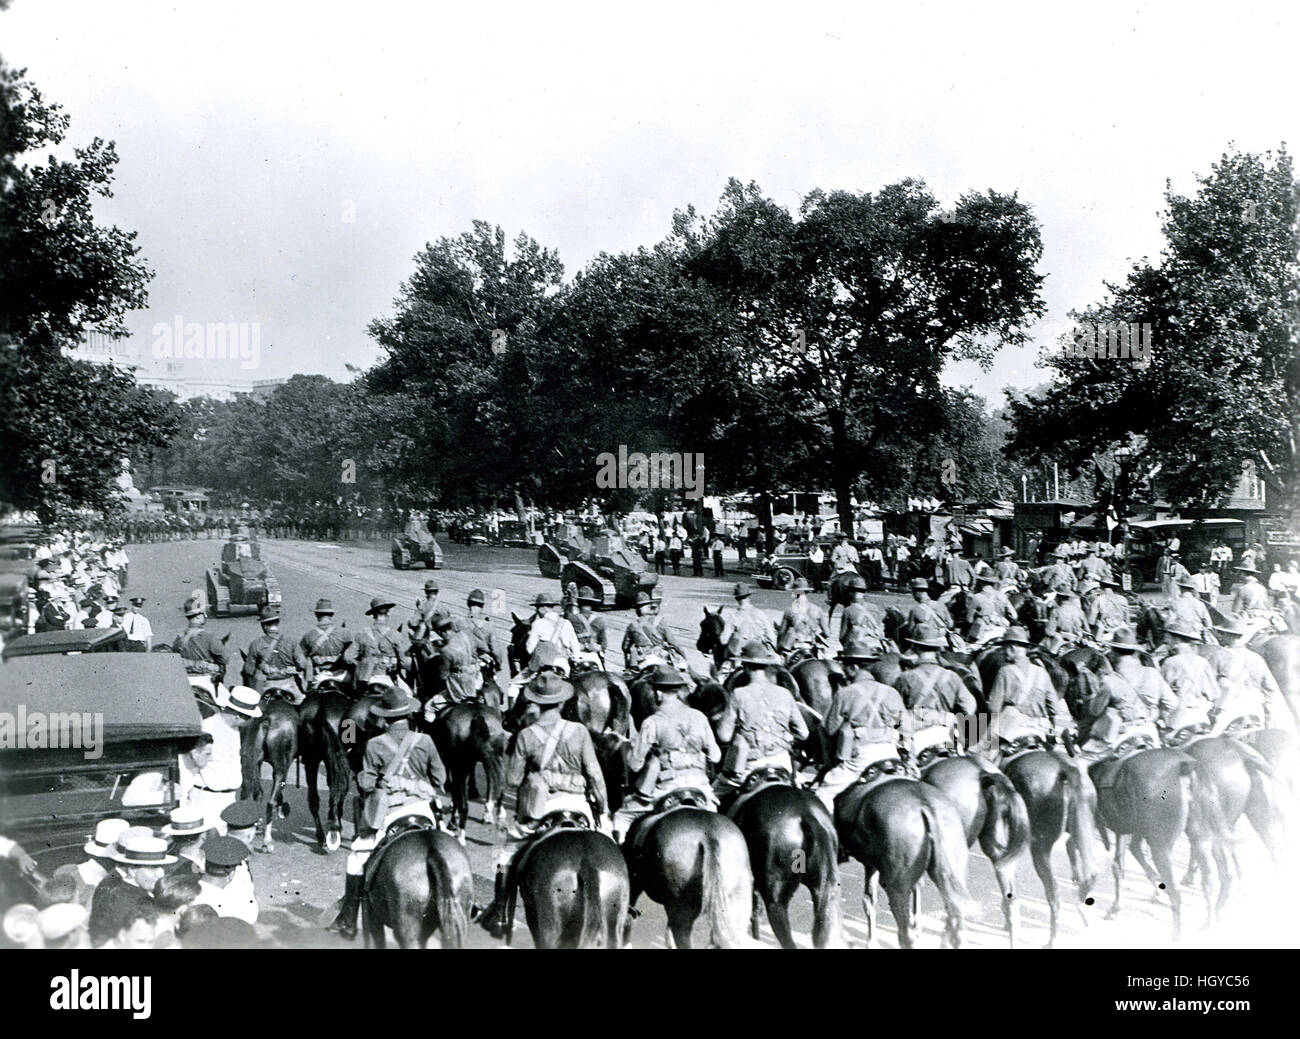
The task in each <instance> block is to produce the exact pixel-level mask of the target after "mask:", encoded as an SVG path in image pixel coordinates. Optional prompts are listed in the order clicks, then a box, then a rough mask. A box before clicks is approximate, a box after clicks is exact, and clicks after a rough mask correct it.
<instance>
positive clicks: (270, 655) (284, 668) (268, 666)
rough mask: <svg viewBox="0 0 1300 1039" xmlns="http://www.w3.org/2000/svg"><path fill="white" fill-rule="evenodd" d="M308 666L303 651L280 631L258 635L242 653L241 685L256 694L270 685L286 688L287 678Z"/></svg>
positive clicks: (297, 674)
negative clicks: (254, 690) (245, 651)
mask: <svg viewBox="0 0 1300 1039" xmlns="http://www.w3.org/2000/svg"><path fill="white" fill-rule="evenodd" d="M307 667H308V662H307V654H306V653H304V652H303V651H302V647H301V646H298V645H297V644H295V643H294V642H293V641H292V640H291V639H288V638H286V637H285V636H284V635H283V634H280V633H278V632H277V633H276V634H274V635H262V636H261V637H259V638H256V639H254V640H253V641H252V642H251V643H250V644H249V647H248V652H247V653H245V654H244V674H243V678H244V684H245V685H246V686H249V687H250V688H252V689H256V690H257V691H258V692H259V693H264V692H266V690H267V688H268V687H269V686H272V685H278V686H280V687H281V688H286V687H287V686H286V681H285V680H287V679H295V678H298V677H299V676H301V675H303V674H304V673H305V672H306V670H307Z"/></svg>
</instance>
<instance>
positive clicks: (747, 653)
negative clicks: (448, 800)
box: [740, 642, 781, 667]
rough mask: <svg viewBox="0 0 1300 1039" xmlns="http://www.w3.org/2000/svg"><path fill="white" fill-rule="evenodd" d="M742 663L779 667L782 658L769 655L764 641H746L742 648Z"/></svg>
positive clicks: (753, 665) (752, 665) (754, 665)
mask: <svg viewBox="0 0 1300 1039" xmlns="http://www.w3.org/2000/svg"><path fill="white" fill-rule="evenodd" d="M740 663H742V664H749V665H750V666H751V667H778V666H779V665H780V664H781V660H780V659H779V658H778V657H773V656H769V655H768V652H767V647H766V646H764V645H763V643H761V642H746V643H745V645H744V646H742V647H741V650H740Z"/></svg>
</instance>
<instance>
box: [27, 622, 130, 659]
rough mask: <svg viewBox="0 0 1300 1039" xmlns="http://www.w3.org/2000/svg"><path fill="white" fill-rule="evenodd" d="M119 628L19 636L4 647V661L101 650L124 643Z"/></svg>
mask: <svg viewBox="0 0 1300 1039" xmlns="http://www.w3.org/2000/svg"><path fill="white" fill-rule="evenodd" d="M125 641H126V632H124V631H123V630H122V629H121V628H74V629H72V630H71V631H40V632H37V633H36V634H35V635H19V636H18V638H16V639H14V640H13V641H12V642H9V643H7V644H6V645H5V648H4V659H5V660H8V659H9V658H10V657H30V656H35V655H37V654H42V653H85V652H89V651H92V650H101V651H102V650H103V647H104V646H106V645H111V644H113V643H114V642H125Z"/></svg>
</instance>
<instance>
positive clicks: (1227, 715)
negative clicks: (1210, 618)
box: [1215, 618, 1290, 730]
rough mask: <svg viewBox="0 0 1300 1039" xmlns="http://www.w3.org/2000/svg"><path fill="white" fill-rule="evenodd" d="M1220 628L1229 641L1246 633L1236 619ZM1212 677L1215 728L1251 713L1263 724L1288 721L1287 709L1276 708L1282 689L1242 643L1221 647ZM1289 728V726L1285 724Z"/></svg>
mask: <svg viewBox="0 0 1300 1039" xmlns="http://www.w3.org/2000/svg"><path fill="white" fill-rule="evenodd" d="M1225 624H1226V625H1227V626H1225V627H1222V628H1220V629H1219V630H1220V631H1223V632H1224V633H1225V637H1226V638H1227V639H1228V640H1229V641H1234V640H1235V641H1238V642H1239V641H1240V638H1241V636H1243V635H1245V634H1246V628H1245V625H1243V624H1241V623H1240V622H1239V621H1237V620H1236V619H1235V618H1229V620H1228V621H1227V622H1225ZM1215 677H1216V679H1217V680H1218V683H1219V692H1220V695H1219V697H1218V698H1217V699H1216V707H1217V710H1218V715H1217V717H1216V718H1215V728H1216V730H1221V729H1222V728H1224V727H1225V726H1227V725H1229V724H1230V723H1231V722H1232V721H1234V720H1235V719H1238V718H1244V717H1248V716H1251V715H1253V716H1254V717H1256V718H1258V719H1259V720H1260V721H1261V722H1263V723H1264V724H1265V725H1269V724H1276V721H1284V722H1285V721H1289V719H1288V718H1287V716H1288V715H1289V713H1290V712H1289V711H1287V710H1284V709H1283V710H1279V709H1278V708H1279V705H1280V704H1284V703H1285V700H1283V698H1282V690H1281V689H1279V688H1278V684H1277V679H1276V678H1274V677H1273V672H1272V671H1270V670H1269V667H1268V664H1267V663H1266V662H1265V661H1264V658H1263V657H1261V656H1260V655H1259V654H1258V653H1256V652H1255V651H1254V650H1253V649H1251V648H1249V647H1248V646H1244V645H1240V644H1237V645H1230V646H1228V647H1226V648H1225V649H1221V650H1220V651H1219V653H1218V655H1217V658H1216V660H1215ZM1287 727H1288V728H1289V727H1290V726H1289V725H1288V726H1287Z"/></svg>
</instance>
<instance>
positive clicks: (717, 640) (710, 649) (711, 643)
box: [695, 606, 727, 653]
mask: <svg viewBox="0 0 1300 1039" xmlns="http://www.w3.org/2000/svg"><path fill="white" fill-rule="evenodd" d="M726 624H727V622H726V621H725V620H723V619H722V607H721V606H719V607H718V608H717V609H716V610H714V611H713V612H712V613H710V612H709V608H708V607H707V606H706V607H704V618H703V620H701V621H700V637H699V638H698V639H696V641H695V648H696V649H698V650H699V651H700V652H701V653H716V651H718V650H720V649H722V648H723V645H722V630H723V628H725V627H726Z"/></svg>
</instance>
